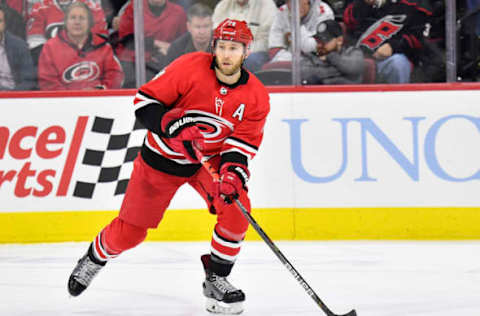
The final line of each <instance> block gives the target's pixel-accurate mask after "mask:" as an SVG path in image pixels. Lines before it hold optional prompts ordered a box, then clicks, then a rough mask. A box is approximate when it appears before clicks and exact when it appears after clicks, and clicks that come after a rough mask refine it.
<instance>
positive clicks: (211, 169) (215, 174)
mask: <svg viewBox="0 0 480 316" xmlns="http://www.w3.org/2000/svg"><path fill="white" fill-rule="evenodd" d="M197 155H198V152H197ZM202 158H203V157H202ZM201 161H202V165H203V167H204V168H205V169H207V171H208V173H209V174H210V175H211V176H212V178H213V180H214V181H215V182H218V181H220V175H219V174H218V172H217V171H216V170H215V168H214V167H213V166H212V165H211V164H210V163H209V162H208V161H206V160H204V159H201ZM234 202H235V205H236V206H237V207H238V209H239V210H240V211H241V212H242V214H243V215H244V216H245V217H246V219H247V220H248V222H249V223H250V225H252V227H253V228H254V229H255V231H256V232H257V233H258V234H259V235H260V237H262V239H263V241H265V243H266V244H267V245H268V247H269V248H270V249H271V250H272V251H273V253H274V254H275V255H276V256H277V258H278V259H279V260H280V261H281V262H282V264H283V265H284V266H285V268H287V270H288V271H289V272H290V273H291V274H292V275H293V277H294V278H295V280H297V282H298V283H299V284H300V286H301V287H302V288H303V289H304V290H305V292H307V294H308V295H309V296H310V297H311V298H312V299H313V300H314V301H315V303H316V304H317V305H318V306H319V307H320V308H321V309H322V310H323V311H324V312H325V314H327V316H335V314H334V313H333V312H332V311H331V310H330V309H329V308H328V307H327V305H325V303H323V301H322V300H321V299H320V297H318V295H317V294H316V293H315V291H314V290H313V289H312V288H311V287H310V285H309V284H308V283H307V281H305V279H304V278H303V277H302V275H301V274H300V273H299V272H298V271H297V269H295V267H294V266H293V265H292V264H291V263H290V261H288V259H287V258H286V257H285V256H284V255H283V253H282V252H281V251H280V249H278V247H277V246H276V245H275V244H274V243H273V241H272V240H271V239H270V237H268V235H267V234H266V233H265V231H264V230H263V229H262V228H261V227H260V225H259V224H258V223H257V221H256V220H255V219H254V218H253V216H252V215H251V214H250V213H249V212H248V210H247V209H246V208H245V206H243V204H242V202H240V201H239V200H238V199H235V200H234Z"/></svg>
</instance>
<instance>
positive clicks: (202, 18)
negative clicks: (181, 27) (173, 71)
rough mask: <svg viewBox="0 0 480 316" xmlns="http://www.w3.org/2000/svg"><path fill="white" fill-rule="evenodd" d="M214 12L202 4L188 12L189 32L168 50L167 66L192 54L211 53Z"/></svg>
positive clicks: (193, 6)
mask: <svg viewBox="0 0 480 316" xmlns="http://www.w3.org/2000/svg"><path fill="white" fill-rule="evenodd" d="M212 14H213V11H212V9H210V8H209V7H207V6H206V5H204V4H202V3H196V4H194V5H192V6H191V7H190V8H189V9H188V12H187V30H188V32H186V33H185V34H183V35H182V36H180V37H179V38H178V39H176V40H175V41H174V42H173V43H172V44H171V45H170V47H169V48H168V52H167V64H170V63H171V62H172V61H173V60H174V59H176V58H177V57H179V56H181V55H184V54H187V53H191V52H197V51H202V52H211V45H210V43H211V41H212V26H213V22H212Z"/></svg>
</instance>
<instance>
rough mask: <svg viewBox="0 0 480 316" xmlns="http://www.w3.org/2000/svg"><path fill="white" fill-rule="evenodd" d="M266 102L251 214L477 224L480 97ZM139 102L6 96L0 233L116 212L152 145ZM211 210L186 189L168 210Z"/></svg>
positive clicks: (453, 94) (444, 94) (411, 94)
mask: <svg viewBox="0 0 480 316" xmlns="http://www.w3.org/2000/svg"><path fill="white" fill-rule="evenodd" d="M270 96H271V113H270V116H269V118H268V122H267V124H266V127H265V137H264V141H263V144H262V146H261V147H260V150H259V153H258V155H257V157H256V158H255V159H254V160H252V161H251V163H250V168H251V173H252V177H251V180H250V182H249V189H250V190H249V192H250V197H251V199H252V204H253V206H254V209H258V210H259V211H260V210H263V211H266V212H268V211H278V210H284V214H285V212H287V213H288V214H291V216H290V215H288V217H291V218H292V220H284V221H283V223H284V224H283V225H300V223H299V218H301V216H303V215H301V214H313V213H315V212H316V213H317V215H318V214H319V211H322V210H323V211H324V212H323V214H327V213H328V212H326V210H332V209H333V210H334V209H337V210H338V212H336V213H334V214H336V215H335V216H338V214H341V213H342V210H348V212H350V213H348V212H347V213H348V214H346V215H345V216H350V219H351V218H356V216H357V217H358V216H361V213H362V212H372V211H373V212H377V214H384V215H385V212H386V211H387V210H388V212H390V211H391V210H392V209H394V208H399V209H402V210H404V211H405V213H404V214H407V213H409V212H410V214H411V212H419V210H420V212H421V211H422V210H423V211H425V210H429V209H432V208H433V209H434V212H437V211H438V210H446V212H451V211H452V210H456V211H455V212H453V213H452V214H462V212H467V213H468V216H470V219H472V217H471V216H474V215H472V214H476V213H478V211H479V210H480V195H479V194H478V188H479V181H480V106H479V105H478V100H480V90H463V91H457V90H445V91H421V92H420V91H389V92H382V91H363V92H343V91H334V92H328V93H326V92H308V93H307V92H292V93H271V95H270ZM132 99H133V94H132V95H123V96H114V95H110V96H101V95H100V96H89V97H85V96H77V97H76V96H64V97H44V98H21V99H18V98H4V99H2V105H3V107H5V108H8V109H9V110H8V112H7V113H5V114H4V115H2V117H1V118H0V161H1V167H0V199H1V201H2V203H0V218H3V219H4V220H3V224H4V225H6V226H10V227H11V226H12V225H11V224H12V223H14V222H15V221H16V219H15V215H14V214H19V215H21V214H22V213H23V214H33V213H36V212H38V213H42V214H43V212H57V213H59V214H62V213H64V215H65V214H67V213H68V214H72V212H73V213H74V214H77V213H78V212H92V211H101V212H105V211H117V210H118V209H119V208H120V205H121V201H122V198H123V194H124V193H125V190H126V187H127V184H128V179H129V176H130V173H131V171H132V166H133V163H132V161H133V159H134V158H135V157H136V155H137V153H138V149H139V147H140V146H141V144H142V141H143V138H144V136H145V130H144V129H143V127H142V126H141V125H140V124H138V123H137V122H136V121H135V117H134V114H133V105H132ZM213 106H215V105H214V102H212V107H213ZM204 207H205V206H204V203H203V201H202V200H201V198H200V197H199V196H198V195H197V194H196V193H195V192H194V191H193V190H192V189H191V188H189V187H184V188H181V189H180V191H179V192H178V194H177V196H176V197H175V198H174V200H173V201H172V204H171V205H170V209H172V210H182V211H190V212H192V211H194V210H199V209H203V208H204ZM362 210H364V211H362ZM382 211H383V212H384V213H382ZM351 212H354V213H351ZM2 213H3V217H1V215H2ZM185 214H186V213H185ZM332 214H333V213H332ZM352 214H353V217H352ZM364 214H365V213H364ZM428 214H429V215H428V216H433V217H435V214H434V213H428ZM449 214H450V213H449ZM77 215H78V214H77ZM112 216H113V215H112ZM175 216H181V215H175ZM409 216H410V215H409ZM24 217H25V216H24ZM24 217H23V218H24ZM410 218H411V217H408V219H405V220H406V221H407V220H410ZM473 218H474V219H475V220H474V222H475V221H476V220H478V218H477V217H475V216H474V217H473ZM5 219H8V220H5ZM295 219H296V220H297V224H292V223H294V222H295ZM308 220H309V219H308V218H306V221H308ZM7 221H8V222H9V223H10V224H9V225H7V224H6V223H7ZM65 221H68V220H65ZM274 222H276V220H274ZM0 225H1V224H0ZM19 225H20V224H16V226H19ZM71 225H72V227H75V225H74V224H71ZM349 225H350V226H352V227H354V226H355V225H358V222H355V221H354V222H351V223H350V224H349ZM444 225H445V226H447V225H448V223H447V222H445V223H444ZM470 225H471V226H472V227H473V223H472V224H470ZM13 226H15V225H13ZM20 226H21V225H20ZM469 227H470V226H469ZM16 229H17V230H18V228H16ZM282 229H283V230H284V231H288V232H289V234H290V232H292V231H293V232H294V233H295V230H296V229H295V228H291V227H288V228H286V227H283V228H282V227H280V228H279V230H282ZM472 229H473V228H472ZM307 230H308V229H307ZM379 231H380V232H381V229H380V230H379ZM477 233H478V232H477ZM12 234H13V232H12V233H11V234H10V235H12ZM297 234H298V232H297ZM380 234H381V233H380ZM439 234H440V233H439ZM10 235H9V236H10ZM467 235H468V236H471V235H472V232H468V233H467ZM473 235H474V236H477V238H478V237H480V233H478V235H475V233H473ZM82 236H83V235H82ZM309 236H310V235H308V236H306V238H310V237H309ZM355 236H357V235H355ZM468 236H467V237H468ZM311 237H312V238H315V236H311ZM367 237H368V236H367ZM8 238H9V237H5V238H4V239H3V241H4V242H5V241H8V240H9V239H8ZM59 238H60V237H59ZM65 238H66V240H70V239H68V237H65ZM352 238H361V236H357V237H352ZM468 238H470V237H468ZM1 239H2V238H1V236H0V241H2V240H1ZM17 239H18V238H17ZM17 239H15V240H17ZM74 239H78V238H74ZM55 240H57V239H55Z"/></svg>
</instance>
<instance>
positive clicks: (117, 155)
mask: <svg viewBox="0 0 480 316" xmlns="http://www.w3.org/2000/svg"><path fill="white" fill-rule="evenodd" d="M114 123H115V120H114V119H112V118H104V117H95V119H94V121H93V124H92V128H91V133H90V134H89V135H92V138H94V139H95V142H94V143H95V145H92V146H90V147H88V148H86V149H85V153H84V155H83V159H82V162H81V166H80V168H81V170H80V172H79V173H78V174H79V175H80V176H79V177H82V179H81V181H80V180H79V181H76V183H75V189H74V192H73V196H76V197H80V198H92V197H93V195H94V193H95V192H97V193H98V191H103V192H102V193H104V194H106V196H108V195H119V194H124V193H125V191H126V189H127V185H128V181H129V179H130V174H131V172H132V170H133V160H134V159H135V157H136V156H137V154H138V152H139V150H140V148H141V146H142V142H143V139H144V137H145V128H144V127H143V126H142V125H141V124H140V123H139V122H138V121H135V122H134V124H133V128H127V129H125V131H121V130H118V129H117V130H116V129H115V128H114V125H115V124H114ZM119 125H120V124H119ZM124 126H125V125H123V127H124ZM87 146H88V145H87ZM92 147H94V148H92Z"/></svg>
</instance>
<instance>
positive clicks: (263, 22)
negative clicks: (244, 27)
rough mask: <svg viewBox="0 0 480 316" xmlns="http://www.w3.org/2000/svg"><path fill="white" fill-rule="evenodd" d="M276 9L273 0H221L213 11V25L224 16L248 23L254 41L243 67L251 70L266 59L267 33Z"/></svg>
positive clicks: (255, 69)
mask: <svg viewBox="0 0 480 316" xmlns="http://www.w3.org/2000/svg"><path fill="white" fill-rule="evenodd" d="M277 11H278V9H277V7H276V5H275V2H273V0H221V1H220V2H219V3H218V4H217V6H216V7H215V10H214V11H213V24H214V27H217V26H218V24H220V23H221V22H222V21H223V20H225V19H226V18H230V19H235V20H240V21H242V20H243V21H245V22H247V23H248V26H249V27H250V29H251V30H252V34H253V38H254V41H253V44H252V46H251V47H250V51H251V53H250V55H249V56H248V58H247V59H246V60H245V67H246V68H247V69H248V70H250V71H252V72H255V71H258V70H260V69H261V67H262V66H263V64H265V63H266V62H267V61H268V35H269V32H270V27H271V26H272V23H273V19H274V18H275V14H276V12H277Z"/></svg>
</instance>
